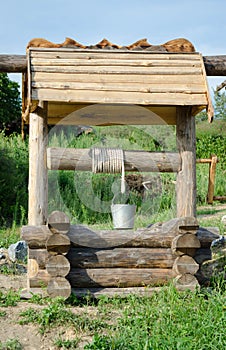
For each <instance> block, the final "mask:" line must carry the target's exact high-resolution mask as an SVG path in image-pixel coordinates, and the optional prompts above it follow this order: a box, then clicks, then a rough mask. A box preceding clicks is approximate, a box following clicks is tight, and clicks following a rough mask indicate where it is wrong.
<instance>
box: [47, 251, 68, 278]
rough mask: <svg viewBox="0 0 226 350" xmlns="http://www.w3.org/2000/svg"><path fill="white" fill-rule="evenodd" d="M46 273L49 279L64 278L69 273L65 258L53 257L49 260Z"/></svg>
mask: <svg viewBox="0 0 226 350" xmlns="http://www.w3.org/2000/svg"><path fill="white" fill-rule="evenodd" d="M46 271H47V272H48V274H49V275H50V276H51V277H65V276H67V274H68V273H69V271H70V263H69V261H68V259H67V258H65V256H63V255H54V256H51V257H50V258H49V260H48V262H47V264H46Z"/></svg>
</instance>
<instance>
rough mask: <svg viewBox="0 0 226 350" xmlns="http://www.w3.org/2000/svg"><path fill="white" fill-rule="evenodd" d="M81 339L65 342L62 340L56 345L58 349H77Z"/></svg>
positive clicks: (58, 340)
mask: <svg viewBox="0 0 226 350" xmlns="http://www.w3.org/2000/svg"><path fill="white" fill-rule="evenodd" d="M78 343H79V338H75V339H68V340H63V339H62V338H59V339H57V340H56V341H55V342H54V344H55V345H56V346H57V348H58V349H77V345H78Z"/></svg>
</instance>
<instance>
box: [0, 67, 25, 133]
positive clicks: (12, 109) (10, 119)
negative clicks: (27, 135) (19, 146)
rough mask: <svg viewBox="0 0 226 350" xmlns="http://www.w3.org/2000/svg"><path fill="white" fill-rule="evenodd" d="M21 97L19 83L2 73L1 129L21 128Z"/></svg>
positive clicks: (0, 78)
mask: <svg viewBox="0 0 226 350" xmlns="http://www.w3.org/2000/svg"><path fill="white" fill-rule="evenodd" d="M20 120H21V98H20V92H19V85H18V84H17V83H16V82H13V81H11V80H10V79H9V78H8V76H7V74H6V73H0V130H1V129H6V130H7V129H11V128H13V131H19V130H20V124H21V121H20Z"/></svg>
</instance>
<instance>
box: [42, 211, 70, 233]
mask: <svg viewBox="0 0 226 350" xmlns="http://www.w3.org/2000/svg"><path fill="white" fill-rule="evenodd" d="M47 222H48V227H49V229H50V231H51V232H52V233H61V234H64V235H65V234H67V233H68V231H69V229H70V220H69V217H68V216H67V215H66V214H65V213H63V212H62V211H58V210H55V211H53V212H52V213H51V214H50V215H49V216H48V219H47Z"/></svg>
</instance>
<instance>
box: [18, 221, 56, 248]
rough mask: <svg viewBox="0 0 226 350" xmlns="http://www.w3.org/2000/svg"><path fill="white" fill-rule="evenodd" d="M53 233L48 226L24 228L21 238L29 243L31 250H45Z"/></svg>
mask: <svg viewBox="0 0 226 350" xmlns="http://www.w3.org/2000/svg"><path fill="white" fill-rule="evenodd" d="M51 236H52V232H51V231H50V230H49V228H48V227H47V226H46V225H40V226H22V228H21V238H22V239H23V240H24V241H26V242H27V244H28V246H29V248H34V249H36V248H45V247H46V242H47V240H48V239H49V238H50V237H51Z"/></svg>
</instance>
